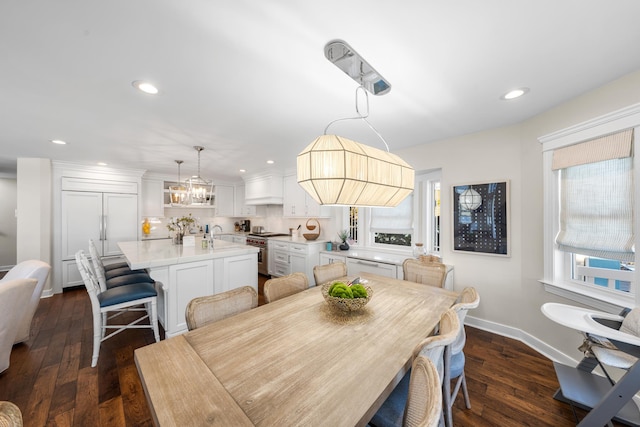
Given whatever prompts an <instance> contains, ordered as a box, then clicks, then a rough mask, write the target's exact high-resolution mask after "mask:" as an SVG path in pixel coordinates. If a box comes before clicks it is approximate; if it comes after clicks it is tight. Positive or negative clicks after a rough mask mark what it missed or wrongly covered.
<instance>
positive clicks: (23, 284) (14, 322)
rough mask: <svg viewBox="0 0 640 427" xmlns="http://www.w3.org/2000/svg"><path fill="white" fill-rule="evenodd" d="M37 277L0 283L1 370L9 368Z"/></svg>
mask: <svg viewBox="0 0 640 427" xmlns="http://www.w3.org/2000/svg"><path fill="white" fill-rule="evenodd" d="M37 283H38V280H37V279H13V280H7V281H3V282H2V283H1V284H0V372H3V371H5V370H6V369H7V368H9V363H10V359H11V350H12V349H13V343H14V342H15V340H16V336H17V334H18V330H19V328H20V326H21V324H22V321H23V319H24V310H25V307H26V306H27V305H28V304H29V298H31V295H33V290H34V289H35V288H36V284H37Z"/></svg>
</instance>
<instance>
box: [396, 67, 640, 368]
mask: <svg viewBox="0 0 640 427" xmlns="http://www.w3.org/2000/svg"><path fill="white" fill-rule="evenodd" d="M541 90H542V88H541ZM527 96H530V97H533V96H536V95H535V88H534V90H532V92H531V93H530V94H529V95H527ZM526 101H527V100H526V98H523V99H521V100H519V101H517V102H526ZM638 102H640V72H636V73H633V74H630V75H627V76H624V77H622V78H620V79H619V80H616V81H614V82H612V83H610V84H608V85H606V86H603V87H601V88H600V89H598V90H595V91H592V92H589V93H587V94H584V95H582V96H580V97H578V98H575V99H573V100H571V101H569V102H567V103H565V104H562V105H560V106H557V107H555V108H553V109H552V110H549V111H546V112H544V113H542V114H540V115H538V116H536V117H534V118H532V119H529V120H527V121H525V122H523V123H521V124H518V125H515V126H510V127H505V128H500V129H492V130H489V131H485V132H478V133H475V134H470V135H466V136H463V137H459V138H453V139H449V140H443V141H438V142H435V143H429V144H424V145H420V146H416V147H411V148H408V149H404V150H398V151H396V154H398V155H400V156H401V157H402V158H404V159H411V162H410V163H411V164H412V166H414V168H415V169H416V171H421V170H427V169H433V168H442V212H443V218H442V254H443V258H444V261H445V262H446V263H448V264H453V265H455V289H456V290H461V289H462V288H464V287H465V286H474V287H476V289H477V290H478V292H479V293H480V296H481V303H480V306H479V307H478V309H476V310H474V311H473V312H472V313H470V316H473V318H474V319H473V320H474V321H475V322H476V323H477V324H478V326H481V327H482V326H485V327H487V328H488V329H493V330H497V331H499V332H502V333H505V334H507V335H511V336H514V337H516V338H520V339H523V340H525V341H528V342H529V343H530V344H534V345H538V348H539V349H540V350H542V351H543V352H545V350H552V351H551V354H550V355H552V356H558V355H559V354H557V353H555V351H559V352H560V353H561V354H560V355H561V356H568V357H569V358H572V359H575V360H579V359H580V358H581V353H580V352H578V351H577V347H578V346H579V345H580V343H581V342H582V337H581V335H580V334H579V333H578V332H576V331H573V330H569V329H567V328H563V327H561V326H559V325H557V324H555V323H553V322H551V321H549V320H548V319H547V318H546V317H544V316H543V315H542V313H541V312H540V306H541V305H542V304H543V303H545V302H549V301H557V302H564V303H567V304H575V303H574V302H572V301H567V300H564V299H562V298H560V297H557V296H554V295H551V294H549V293H547V292H545V291H544V288H543V286H542V285H541V284H540V283H539V282H538V280H539V279H541V278H542V276H543V246H542V242H543V240H542V239H543V235H542V232H543V216H542V211H543V206H542V193H543V191H542V147H541V145H540V143H539V142H538V140H537V138H538V137H539V136H542V135H546V134H548V133H551V132H553V131H556V130H560V129H563V128H565V127H568V126H571V125H575V124H578V123H580V122H583V121H585V120H588V119H591V118H594V117H597V116H600V115H602V114H605V113H609V112H611V111H614V110H617V109H620V108H623V107H626V106H628V105H631V104H635V103H638ZM513 108H517V104H515V103H514V105H513ZM502 179H508V180H509V181H510V183H511V191H510V196H511V202H510V226H511V229H510V230H511V235H510V240H511V256H510V257H509V258H504V257H495V256H486V255H475V254H467V253H460V252H453V251H452V242H451V240H452V238H451V210H452V209H451V194H450V193H451V186H452V185H457V184H464V183H473V182H486V181H494V180H496V181H497V180H502ZM546 346H549V347H546ZM554 353H555V354H554Z"/></svg>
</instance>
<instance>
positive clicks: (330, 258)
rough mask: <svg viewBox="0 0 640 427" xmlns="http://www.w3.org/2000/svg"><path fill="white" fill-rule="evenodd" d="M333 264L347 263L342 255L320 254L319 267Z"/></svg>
mask: <svg viewBox="0 0 640 427" xmlns="http://www.w3.org/2000/svg"><path fill="white" fill-rule="evenodd" d="M334 262H343V263H345V264H346V263H347V257H345V256H344V255H337V254H335V255H334V254H328V253H321V254H320V265H327V264H333V263H334Z"/></svg>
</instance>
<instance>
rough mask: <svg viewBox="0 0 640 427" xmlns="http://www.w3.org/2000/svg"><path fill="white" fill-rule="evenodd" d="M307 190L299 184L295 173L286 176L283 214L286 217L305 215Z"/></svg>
mask: <svg viewBox="0 0 640 427" xmlns="http://www.w3.org/2000/svg"><path fill="white" fill-rule="evenodd" d="M305 194H306V193H305V191H304V190H303V189H302V187H300V184H298V181H297V178H296V176H295V175H290V176H287V177H285V178H284V194H283V203H282V214H283V216H285V217H303V216H306V212H305Z"/></svg>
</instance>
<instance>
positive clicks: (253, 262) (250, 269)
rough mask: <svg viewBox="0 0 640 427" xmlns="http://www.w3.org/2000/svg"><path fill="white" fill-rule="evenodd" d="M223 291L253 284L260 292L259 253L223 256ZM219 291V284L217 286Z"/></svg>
mask: <svg viewBox="0 0 640 427" xmlns="http://www.w3.org/2000/svg"><path fill="white" fill-rule="evenodd" d="M223 263H224V274H223V277H224V278H223V284H222V292H225V291H229V290H231V289H236V288H240V287H242V286H251V287H252V288H253V289H255V291H256V292H258V255H257V254H250V255H240V256H234V257H227V258H223ZM216 292H218V286H216Z"/></svg>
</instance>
